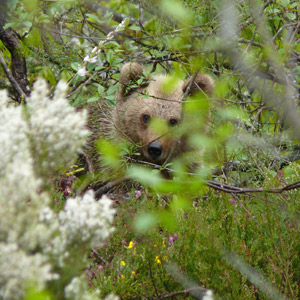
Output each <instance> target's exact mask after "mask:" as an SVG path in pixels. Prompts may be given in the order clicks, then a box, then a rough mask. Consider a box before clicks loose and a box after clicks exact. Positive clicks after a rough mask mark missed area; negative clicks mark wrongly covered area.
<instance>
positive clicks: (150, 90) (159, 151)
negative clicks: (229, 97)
mask: <svg viewBox="0 0 300 300" xmlns="http://www.w3.org/2000/svg"><path fill="white" fill-rule="evenodd" d="M166 79H167V76H166V75H156V76H154V77H153V78H151V80H150V79H149V78H148V77H147V76H146V75H145V74H144V68H143V67H142V66H141V65H140V64H138V63H127V64H125V65H124V66H123V67H122V69H121V74H120V83H121V87H120V90H119V94H118V96H117V98H116V100H117V103H116V107H115V109H114V111H113V112H112V117H113V125H114V130H115V136H116V137H117V138H118V139H119V138H120V139H122V138H123V139H126V140H127V141H129V142H131V143H135V144H138V145H139V147H140V149H141V151H140V152H141V154H142V156H143V159H144V160H146V161H148V162H152V163H156V164H160V165H162V164H164V163H165V162H166V161H169V160H170V159H171V158H174V157H175V156H177V155H178V154H179V153H182V152H184V151H185V150H184V148H185V146H184V144H185V143H184V142H183V137H182V136H178V134H177V135H174V134H172V129H174V128H176V127H177V126H180V124H181V123H182V121H183V111H182V110H183V100H184V98H185V97H186V96H189V95H192V94H194V93H195V92H196V91H202V92H203V93H204V94H206V95H207V96H212V93H213V87H214V83H213V80H212V78H211V77H210V76H209V75H206V74H197V75H195V76H193V77H191V78H189V79H187V80H185V81H179V82H178V84H176V86H175V87H174V88H173V89H171V91H170V90H168V91H166V88H165V86H164V81H165V80H166ZM152 119H160V120H161V121H160V122H164V123H165V124H164V125H165V126H163V128H164V129H167V130H165V132H160V134H158V133H156V132H155V131H154V130H153V128H152V127H151V126H150V123H151V120H152ZM161 124H162V123H161Z"/></svg>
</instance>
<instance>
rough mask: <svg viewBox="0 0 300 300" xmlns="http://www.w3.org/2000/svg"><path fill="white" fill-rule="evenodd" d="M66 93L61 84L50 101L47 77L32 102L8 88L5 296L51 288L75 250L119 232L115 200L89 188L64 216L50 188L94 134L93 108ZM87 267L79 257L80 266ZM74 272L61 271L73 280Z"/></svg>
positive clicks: (1, 267)
mask: <svg viewBox="0 0 300 300" xmlns="http://www.w3.org/2000/svg"><path fill="white" fill-rule="evenodd" d="M66 91H67V85H66V84H65V83H63V82H60V83H59V84H58V85H57V87H56V90H55V93H54V97H53V99H52V100H50V99H49V98H48V94H49V92H48V88H47V85H46V83H45V81H43V80H39V81H37V82H36V84H35V85H34V91H33V92H32V94H31V97H30V98H28V100H27V101H28V104H27V106H26V107H24V106H14V105H9V104H8V98H7V94H6V92H3V91H0V149H1V156H0V299H5V300H10V299H12V300H15V299H24V297H25V290H26V288H28V285H32V286H33V287H34V288H37V289H38V290H41V289H44V288H49V287H51V285H47V283H48V282H49V281H53V280H57V279H58V275H57V274H54V273H53V270H54V269H55V270H60V268H61V267H66V268H67V270H70V269H72V267H73V264H74V259H72V258H73V257H72V254H74V253H76V254H78V253H79V252H80V255H82V256H83V254H84V252H85V251H86V249H87V248H91V247H93V246H95V245H103V242H104V240H105V238H106V237H107V236H108V235H109V233H110V232H112V230H113V229H112V227H111V222H112V219H113V215H114V209H113V208H112V207H111V204H112V202H111V200H110V199H108V198H107V197H104V198H103V199H102V200H100V201H99V202H97V201H96V200H95V199H94V194H93V192H88V193H86V194H85V195H84V196H83V197H76V198H74V199H72V198H71V199H68V200H67V202H66V207H65V209H64V210H63V211H62V212H61V213H60V214H57V213H55V212H54V211H53V210H52V209H51V208H50V206H49V202H50V201H49V199H50V196H49V195H48V193H47V192H46V191H45V190H44V188H45V187H49V186H48V184H49V183H50V180H49V178H50V177H51V176H52V175H53V174H54V172H55V171H56V170H57V169H58V168H60V167H67V166H69V165H71V164H72V163H73V161H74V159H75V157H76V154H77V152H78V151H79V150H80V148H81V147H82V145H83V143H84V141H85V137H86V136H87V134H88V131H87V130H86V128H85V126H86V117H87V115H86V112H85V111H82V112H76V111H75V109H74V108H73V107H72V106H71V105H70V104H69V103H68V101H67V99H66ZM78 245H82V246H83V247H78ZM84 247H85V248H84ZM68 263H69V265H66V264H68ZM70 264H72V265H70ZM78 266H79V267H78ZM81 267H82V261H78V265H77V266H75V268H74V269H80V268H81ZM67 273H68V274H67V275H64V274H66V271H65V270H62V272H61V274H62V276H67V280H70V279H69V278H70V274H69V272H67ZM71 276H72V274H71ZM76 276H77V274H76ZM65 281H66V278H62V282H65ZM72 282H73V281H72ZM75 283H76V280H75V281H74V287H75V286H76V285H75ZM55 286H59V285H55ZM62 288H64V287H62ZM66 291H68V289H67V288H66ZM55 292H58V293H62V292H63V291H62V290H60V291H55ZM73 292H74V293H75V294H76V293H77V290H76V288H74V290H73ZM74 293H73V294H74ZM78 295H79V296H78ZM78 295H75V296H74V297H73V296H72V297H71V298H72V299H98V296H99V293H98V292H95V293H89V292H87V287H86V286H85V285H84V286H82V289H81V290H80V291H78ZM97 295H98V296H97ZM81 296H82V297H81ZM96 296H97V297H96ZM76 297H77V298H76Z"/></svg>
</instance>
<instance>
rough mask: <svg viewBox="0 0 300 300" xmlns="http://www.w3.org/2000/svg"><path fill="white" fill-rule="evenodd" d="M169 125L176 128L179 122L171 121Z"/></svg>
mask: <svg viewBox="0 0 300 300" xmlns="http://www.w3.org/2000/svg"><path fill="white" fill-rule="evenodd" d="M169 123H170V125H171V126H176V125H177V123H178V121H177V120H176V119H170V121H169Z"/></svg>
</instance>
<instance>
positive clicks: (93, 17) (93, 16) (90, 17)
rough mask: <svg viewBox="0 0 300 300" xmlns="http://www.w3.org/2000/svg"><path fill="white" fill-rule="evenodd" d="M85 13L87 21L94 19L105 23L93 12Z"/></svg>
mask: <svg viewBox="0 0 300 300" xmlns="http://www.w3.org/2000/svg"><path fill="white" fill-rule="evenodd" d="M85 15H86V16H87V17H88V21H94V22H96V23H99V24H103V23H105V22H104V21H102V20H100V19H99V18H98V16H95V15H93V14H85Z"/></svg>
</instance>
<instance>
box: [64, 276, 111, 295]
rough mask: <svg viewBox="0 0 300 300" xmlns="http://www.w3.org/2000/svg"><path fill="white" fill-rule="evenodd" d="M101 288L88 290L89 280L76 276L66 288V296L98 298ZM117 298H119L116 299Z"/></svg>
mask: <svg viewBox="0 0 300 300" xmlns="http://www.w3.org/2000/svg"><path fill="white" fill-rule="evenodd" d="M99 295H100V291H99V289H96V290H94V291H87V282H86V280H85V279H84V278H82V277H75V278H73V279H72V281H71V282H70V283H69V284H68V285H67V286H66V288H65V296H66V298H67V299H72V300H98V299H99ZM116 300H117V299H116Z"/></svg>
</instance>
